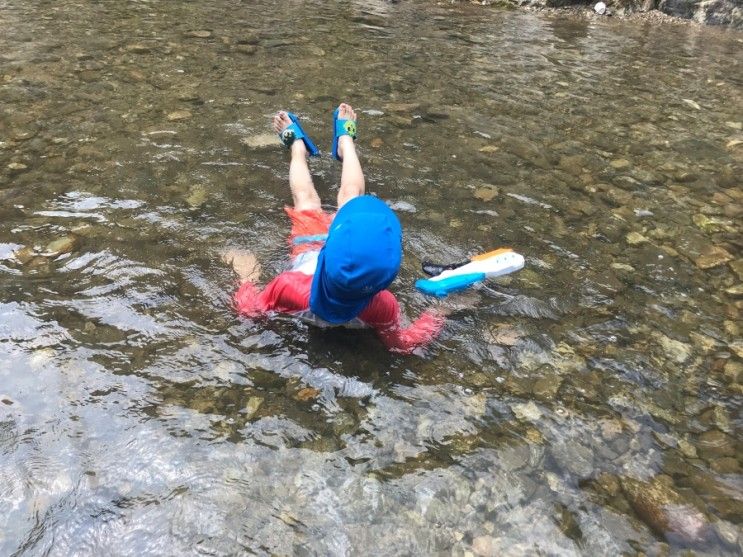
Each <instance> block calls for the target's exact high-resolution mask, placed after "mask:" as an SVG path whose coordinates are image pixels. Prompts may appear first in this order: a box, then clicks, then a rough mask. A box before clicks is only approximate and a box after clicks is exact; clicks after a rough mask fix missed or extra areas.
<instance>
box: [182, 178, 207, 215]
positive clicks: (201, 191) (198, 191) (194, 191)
mask: <svg viewBox="0 0 743 557" xmlns="http://www.w3.org/2000/svg"><path fill="white" fill-rule="evenodd" d="M208 198H209V192H208V191H207V190H206V188H205V187H204V186H203V185H201V184H198V185H196V186H194V187H192V188H191V190H190V192H189V194H188V196H187V197H186V203H188V206H189V207H191V208H192V209H198V208H199V207H201V206H202V205H203V204H204V203H206V200H207V199H208Z"/></svg>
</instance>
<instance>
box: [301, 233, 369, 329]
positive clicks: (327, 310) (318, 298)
mask: <svg viewBox="0 0 743 557" xmlns="http://www.w3.org/2000/svg"><path fill="white" fill-rule="evenodd" d="M324 276H325V248H324V247H323V249H321V250H320V254H319V255H318V256H317V268H316V269H315V274H314V276H313V277H312V288H311V290H310V310H311V311H312V313H314V314H315V315H317V316H318V317H320V318H321V319H323V320H325V321H327V322H328V323H333V324H334V325H340V324H341V323H347V322H348V321H351V319H353V318H354V317H358V315H359V314H360V313H361V312H362V311H364V308H365V307H366V306H367V305H369V302H371V300H372V298H373V297H374V296H375V295H376V292H375V293H374V294H370V295H369V296H365V297H362V298H358V299H357V300H353V301H352V302H351V301H344V300H336V299H334V298H333V297H332V296H331V295H330V294H329V292H328V290H327V288H326V287H325V285H324V284H323V277H324Z"/></svg>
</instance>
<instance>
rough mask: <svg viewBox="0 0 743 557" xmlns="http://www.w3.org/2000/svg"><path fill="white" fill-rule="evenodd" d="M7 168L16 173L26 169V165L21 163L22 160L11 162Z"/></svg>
mask: <svg viewBox="0 0 743 557" xmlns="http://www.w3.org/2000/svg"><path fill="white" fill-rule="evenodd" d="M7 168H8V170H10V172H11V173H13V174H18V173H20V172H23V171H24V170H27V169H28V165H26V164H23V163H22V162H11V163H9V164H8V166H7Z"/></svg>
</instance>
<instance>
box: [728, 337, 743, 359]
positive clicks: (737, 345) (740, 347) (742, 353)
mask: <svg viewBox="0 0 743 557" xmlns="http://www.w3.org/2000/svg"><path fill="white" fill-rule="evenodd" d="M728 348H730V350H732V351H733V352H734V353H735V355H736V356H738V357H739V358H743V340H740V339H736V340H734V341H732V342H729V343H728Z"/></svg>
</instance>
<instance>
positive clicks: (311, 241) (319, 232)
mask: <svg viewBox="0 0 743 557" xmlns="http://www.w3.org/2000/svg"><path fill="white" fill-rule="evenodd" d="M284 211H286V214H287V215H289V219H290V220H291V221H292V229H291V232H289V240H288V242H289V253H290V255H291V256H292V257H296V256H298V255H299V254H300V253H303V252H305V251H312V250H319V249H321V248H322V246H323V244H324V243H325V238H324V236H326V235H327V233H328V228H330V223H331V221H332V220H333V217H334V216H335V213H333V214H330V213H326V212H325V211H323V210H322V209H309V210H304V211H297V210H296V209H294V208H293V207H284Z"/></svg>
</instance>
